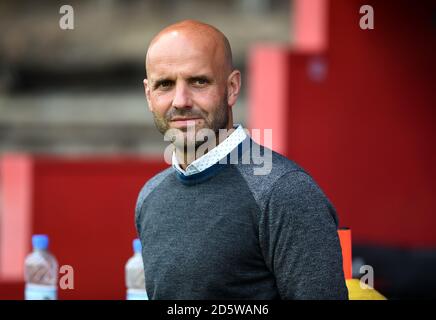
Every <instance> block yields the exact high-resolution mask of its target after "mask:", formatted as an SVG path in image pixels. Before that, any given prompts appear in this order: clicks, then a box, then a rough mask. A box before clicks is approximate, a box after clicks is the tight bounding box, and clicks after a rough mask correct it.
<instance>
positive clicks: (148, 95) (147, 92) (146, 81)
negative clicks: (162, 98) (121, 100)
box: [144, 79, 153, 112]
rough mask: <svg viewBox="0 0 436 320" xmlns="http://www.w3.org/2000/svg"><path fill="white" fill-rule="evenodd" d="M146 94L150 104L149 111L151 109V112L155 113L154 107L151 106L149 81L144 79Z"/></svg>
mask: <svg viewBox="0 0 436 320" xmlns="http://www.w3.org/2000/svg"><path fill="white" fill-rule="evenodd" d="M144 92H145V98H146V99H147V103H148V109H150V111H151V112H153V107H152V106H151V101H150V87H149V85H148V80H147V79H144Z"/></svg>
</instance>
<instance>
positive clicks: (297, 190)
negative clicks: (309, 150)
mask: <svg viewBox="0 0 436 320" xmlns="http://www.w3.org/2000/svg"><path fill="white" fill-rule="evenodd" d="M252 146H254V148H252V150H251V151H252V155H251V163H250V164H249V165H245V164H243V163H241V164H239V165H238V166H237V167H238V170H239V172H240V173H241V175H242V176H243V178H244V180H245V181H246V183H247V185H248V187H249V189H250V190H251V192H252V194H253V196H254V198H255V199H256V200H257V202H258V204H259V205H261V207H262V206H264V205H266V202H267V201H268V199H269V198H270V196H271V193H273V192H277V193H280V194H283V192H284V193H285V194H284V195H283V196H286V197H290V198H293V197H295V196H297V195H299V194H301V193H304V192H306V191H307V190H313V191H316V192H318V190H319V191H320V188H319V186H318V185H317V183H316V182H315V180H314V179H313V178H312V176H311V175H310V174H309V173H308V172H307V171H306V170H305V169H304V168H303V167H301V166H300V165H299V164H297V163H296V162H295V161H293V160H291V159H289V158H287V157H285V156H284V155H282V154H280V153H278V152H275V151H273V150H271V149H270V148H267V147H265V146H263V145H260V144H257V143H255V142H254V143H253V144H252ZM256 148H257V149H258V150H259V151H258V150H256ZM253 150H254V151H253ZM259 167H263V169H262V170H257V171H256V169H258V168H259Z"/></svg>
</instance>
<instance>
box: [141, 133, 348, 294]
mask: <svg viewBox="0 0 436 320" xmlns="http://www.w3.org/2000/svg"><path fill="white" fill-rule="evenodd" d="M247 141H248V142H249V143H252V145H253V146H257V147H259V145H257V144H255V143H254V142H253V141H252V140H251V139H249V138H247V139H246V141H245V142H247ZM245 142H244V143H245ZM241 145H242V143H241ZM241 145H240V146H241ZM260 150H261V153H260V155H264V154H265V152H271V150H269V149H266V148H265V149H264V147H262V146H260ZM236 151H238V148H236V149H235V150H234V152H236ZM243 152H245V153H244V156H249V160H250V162H251V163H250V164H243V163H242V162H243V161H242V159H243V157H244V156H243V155H242V153H243ZM247 152H248V153H247ZM260 155H259V156H260ZM271 156H272V167H271V171H270V173H269V174H267V175H255V174H254V171H253V169H255V167H256V165H255V164H254V163H259V161H256V160H259V159H255V157H256V155H252V154H251V152H250V148H249V150H248V151H247V150H245V151H244V150H241V148H239V154H238V156H237V159H238V163H237V164H220V163H217V164H215V165H214V166H212V167H210V168H208V169H206V170H205V171H203V172H201V173H198V174H194V175H192V176H184V175H183V174H181V173H179V172H177V171H176V170H175V169H174V168H172V167H170V168H168V169H166V170H164V171H162V172H160V173H159V174H157V175H156V176H154V177H153V178H152V179H150V180H149V181H148V182H147V183H146V184H145V186H144V187H143V188H142V190H141V192H140V194H139V197H138V201H137V205H136V214H135V222H136V228H137V232H138V235H139V238H140V239H141V243H142V248H143V249H142V256H143V261H144V271H145V281H146V290H147V293H148V296H149V298H150V299H347V298H348V291H347V288H346V285H345V280H344V275H343V269H342V255H341V248H340V244H339V239H338V235H337V224H338V221H337V217H336V214H335V210H334V208H333V206H332V205H331V204H330V202H329V201H328V199H327V198H326V196H325V195H324V194H323V192H322V191H321V190H320V188H319V187H318V186H317V184H316V183H315V182H314V180H313V179H312V178H311V177H310V176H309V175H308V174H307V173H306V172H305V171H304V170H303V169H302V168H300V167H299V166H298V165H296V164H295V163H294V162H292V161H290V160H288V159H286V158H285V157H283V156H282V155H280V154H278V153H275V152H272V153H271ZM244 159H245V161H244V163H247V161H246V159H247V158H244ZM233 162H235V161H233Z"/></svg>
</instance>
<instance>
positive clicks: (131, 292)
mask: <svg viewBox="0 0 436 320" xmlns="http://www.w3.org/2000/svg"><path fill="white" fill-rule="evenodd" d="M126 300H148V295H147V291H145V290H144V289H127V297H126Z"/></svg>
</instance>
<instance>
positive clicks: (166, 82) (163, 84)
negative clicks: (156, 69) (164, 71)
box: [159, 81, 171, 88]
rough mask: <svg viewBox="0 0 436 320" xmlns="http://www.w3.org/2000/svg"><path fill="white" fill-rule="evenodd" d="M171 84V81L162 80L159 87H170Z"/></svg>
mask: <svg viewBox="0 0 436 320" xmlns="http://www.w3.org/2000/svg"><path fill="white" fill-rule="evenodd" d="M169 86H171V81H162V82H161V83H160V84H159V87H161V88H168V87H169Z"/></svg>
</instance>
